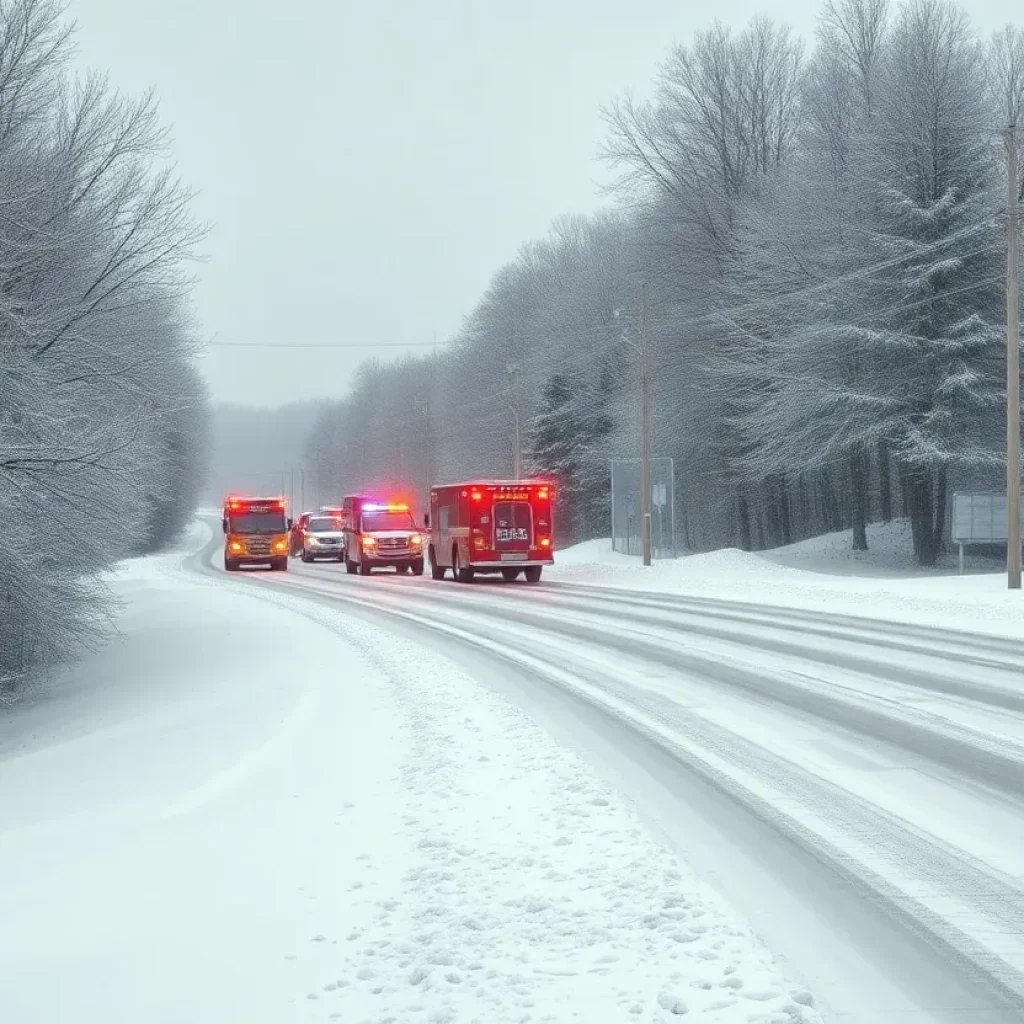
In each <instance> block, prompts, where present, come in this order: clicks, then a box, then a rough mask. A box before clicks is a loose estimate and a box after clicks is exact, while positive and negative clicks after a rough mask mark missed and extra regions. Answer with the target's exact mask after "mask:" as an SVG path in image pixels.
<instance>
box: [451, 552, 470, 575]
mask: <svg viewBox="0 0 1024 1024" xmlns="http://www.w3.org/2000/svg"><path fill="white" fill-rule="evenodd" d="M474 575H475V574H474V572H473V566H471V565H467V566H466V567H465V568H463V567H462V566H461V565H459V550H458V548H456V549H455V550H454V551H453V552H452V576H453V577H454V578H455V582H456V583H472V582H473V576H474Z"/></svg>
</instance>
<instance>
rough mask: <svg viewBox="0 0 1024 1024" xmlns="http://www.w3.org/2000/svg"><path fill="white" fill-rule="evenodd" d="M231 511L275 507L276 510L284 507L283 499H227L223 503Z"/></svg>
mask: <svg viewBox="0 0 1024 1024" xmlns="http://www.w3.org/2000/svg"><path fill="white" fill-rule="evenodd" d="M224 504H225V505H226V506H227V507H228V508H229V509H231V510H232V511H237V510H238V509H240V508H261V509H262V508H266V507H268V506H270V505H276V506H277V507H278V508H284V507H285V500H284V498H228V499H227V501H225V503H224Z"/></svg>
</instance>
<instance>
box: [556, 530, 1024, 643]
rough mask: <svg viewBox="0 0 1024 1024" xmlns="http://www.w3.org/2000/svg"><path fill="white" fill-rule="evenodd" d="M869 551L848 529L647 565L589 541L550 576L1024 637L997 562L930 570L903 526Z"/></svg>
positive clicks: (872, 540)
mask: <svg viewBox="0 0 1024 1024" xmlns="http://www.w3.org/2000/svg"><path fill="white" fill-rule="evenodd" d="M868 547H869V550H868V551H866V552H854V551H852V550H850V533H849V531H844V532H842V533H833V534H827V535H825V536H823V537H815V538H812V539H810V540H807V541H802V542H800V543H799V544H793V545H790V546H788V547H785V548H777V549H775V550H773V551H764V552H754V553H751V552H744V551H739V550H736V549H734V548H727V549H724V550H722V551H713V552H709V553H707V554H697V555H688V556H685V557H682V558H679V559H675V560H672V559H665V560H657V561H655V563H654V564H653V565H652V566H650V567H648V568H645V567H644V566H643V565H641V563H640V559H639V558H634V557H630V556H627V555H622V554H619V553H617V552H614V551H612V550H611V541H610V540H592V541H586V542H585V543H583V544H578V545H575V546H574V547H571V548H568V549H566V550H565V551H560V552H558V553H557V554H556V555H555V560H556V565H555V566H554V567H553V569H550V570H548V571H547V575H548V577H549V578H550V579H552V580H556V581H561V582H565V583H580V584H589V585H595V586H604V587H621V588H624V589H628V590H644V591H650V592H658V593H673V594H683V595H689V596H694V597H704V598H718V599H721V600H733V601H750V602H757V603H763V604H767V605H775V606H779V607H791V608H801V609H810V610H820V611H829V612H836V613H839V614H848V615H857V616H864V617H874V618H883V619H886V620H890V621H899V622H906V623H909V624H917V625H929V626H938V627H940V628H947V629H957V630H967V631H970V632H978V633H991V634H994V635H999V636H1011V637H1020V636H1022V635H1024V597H1022V595H1021V593H1020V592H1010V591H1008V590H1007V588H1006V577H1005V574H1004V573H1002V572H1001V571H997V570H996V569H994V567H993V565H994V564H993V562H991V561H986V560H984V559H977V558H975V559H973V560H972V561H971V562H970V563H969V564H970V570H971V571H970V572H968V573H966V574H965V575H963V576H959V575H957V573H956V569H955V567H954V566H953V565H951V564H950V563H949V562H948V560H947V562H946V563H945V564H943V565H941V566H940V567H938V568H936V569H930V570H925V569H921V568H920V567H918V566H915V565H914V564H913V560H912V557H911V555H910V539H909V536H908V527H907V526H906V524H904V523H892V524H889V525H887V526H881V525H879V526H872V527H869V528H868Z"/></svg>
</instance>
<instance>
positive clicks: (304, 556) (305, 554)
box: [302, 548, 313, 562]
mask: <svg viewBox="0 0 1024 1024" xmlns="http://www.w3.org/2000/svg"><path fill="white" fill-rule="evenodd" d="M302 560H303V561H304V562H312V561H313V556H312V555H311V554H310V553H309V552H308V551H307V550H306V549H305V548H303V549H302Z"/></svg>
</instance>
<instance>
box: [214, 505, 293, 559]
mask: <svg viewBox="0 0 1024 1024" xmlns="http://www.w3.org/2000/svg"><path fill="white" fill-rule="evenodd" d="M221 526H222V527H223V530H224V568H225V569H226V570H227V571H228V572H235V571H236V570H237V569H239V568H240V567H241V566H243V565H268V564H269V565H270V568H271V569H277V570H284V569H287V568H288V548H289V543H288V541H289V530H291V526H292V522H291V520H290V519H288V518H287V517H286V516H285V500H284V498H238V497H231V498H227V499H226V500H225V502H224V514H223V518H222V519H221Z"/></svg>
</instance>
